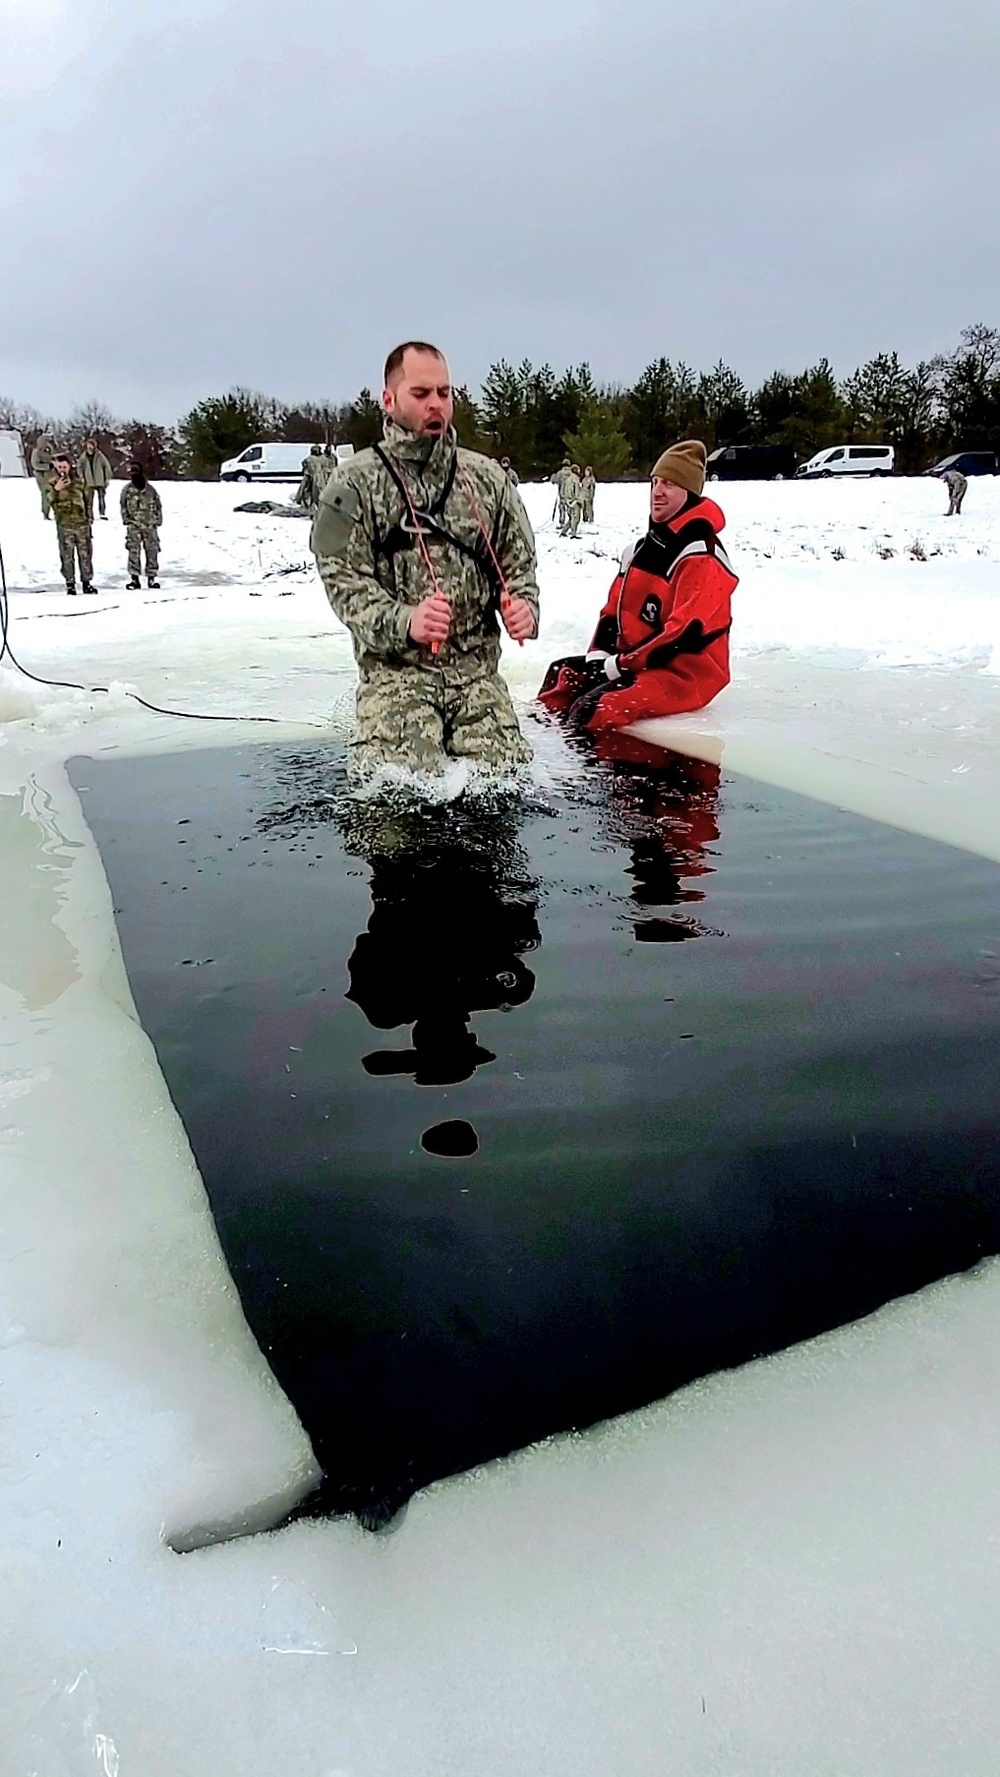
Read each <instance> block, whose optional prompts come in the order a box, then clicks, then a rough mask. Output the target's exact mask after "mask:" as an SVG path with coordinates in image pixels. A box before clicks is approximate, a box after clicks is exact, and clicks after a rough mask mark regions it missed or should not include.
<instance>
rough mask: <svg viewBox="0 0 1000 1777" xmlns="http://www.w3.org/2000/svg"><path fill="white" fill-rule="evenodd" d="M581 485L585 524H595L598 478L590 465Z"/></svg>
mask: <svg viewBox="0 0 1000 1777" xmlns="http://www.w3.org/2000/svg"><path fill="white" fill-rule="evenodd" d="M580 485H581V487H582V489H583V522H584V524H593V522H594V489H595V488H596V486H597V476H596V475H595V474H594V471H593V469H592V468H591V466H590V464H589V463H588V464H587V467H586V468H585V470H584V471H583V480H582V482H581V484H580Z"/></svg>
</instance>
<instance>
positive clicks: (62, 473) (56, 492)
mask: <svg viewBox="0 0 1000 1777" xmlns="http://www.w3.org/2000/svg"><path fill="white" fill-rule="evenodd" d="M48 495H49V503H50V506H51V509H52V516H53V518H54V519H55V521H56V538H57V540H58V543H59V566H60V567H61V569H62V577H63V579H64V580H65V582H66V591H67V593H68V594H69V596H70V597H71V598H75V597H76V563H77V562H79V564H80V580H81V583H82V586H83V590H84V592H96V591H97V587H96V586H95V585H94V583H93V575H94V552H93V538H92V536H91V530H90V514H89V513H88V511H87V498H86V495H85V493H84V491H83V488H82V486H81V484H80V481H79V478H78V477H77V475H76V474H75V473H74V470H73V465H72V463H71V462H70V459H69V454H68V452H66V451H57V452H56V455H55V456H54V458H53V460H52V480H51V482H50V483H49V487H48ZM45 516H46V518H48V516H49V515H48V513H46V514H45Z"/></svg>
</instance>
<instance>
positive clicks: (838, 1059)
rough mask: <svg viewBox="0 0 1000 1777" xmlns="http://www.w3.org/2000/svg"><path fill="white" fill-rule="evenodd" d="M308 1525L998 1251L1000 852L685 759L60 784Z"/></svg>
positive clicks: (107, 775) (102, 767)
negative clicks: (415, 803) (446, 775)
mask: <svg viewBox="0 0 1000 1777" xmlns="http://www.w3.org/2000/svg"><path fill="white" fill-rule="evenodd" d="M72 777H73V781H74V783H75V784H76V786H77V788H78V789H79V790H80V793H81V797H82V800H83V805H84V808H85V811H86V814H87V819H88V821H89V822H90V825H91V828H92V829H93V831H94V833H95V835H96V838H97V841H98V843H99V846H100V849H101V853H102V856H103V859H104V863H105V866H106V869H107V872H108V876H109V879H110V882H111V886H112V891H113V895H114V900H115V907H116V911H117V917H118V925H119V930H120V933H121V937H122V943H123V946H124V951H125V959H126V962H127V965H128V970H129V975H130V978H131V982H132V988H133V991H134V994H135V998H136V1002H137V1005H138V1007H139V1012H140V1015H141V1017H142V1020H143V1023H144V1025H145V1028H146V1029H147V1031H148V1032H149V1034H150V1036H151V1037H152V1039H153V1041H154V1043H155V1045H156V1048H157V1052H158V1055H159V1058H160V1062H161V1065H162V1067H163V1071H164V1074H165V1076H166V1079H167V1082H168V1084H169V1087H170V1090H171V1093H172V1095H173V1098H174V1101H175V1103H176V1105H177V1107H178V1109H179V1111H180V1114H181V1116H182V1118H183V1120H184V1123H185V1125H186V1128H187V1130H188V1134H189V1136H190V1139H191V1143H192V1146H193V1148H194V1151H195V1154H196V1156H197V1159H198V1162H199V1164H200V1167H201V1171H202V1175H203V1177H204V1180H205V1184H206V1187H207V1190H208V1193H209V1196H210V1199H211V1203H212V1209H213V1211H214V1214H215V1218H216V1222H217V1224H218V1228H219V1233H220V1236H221V1239H222V1244H223V1247H224V1249H225V1252H226V1256H227V1259H228V1262H229V1265H230V1268H231V1270H232V1274H233V1277H234V1279H235V1282H236V1285H237V1287H238V1289H239V1292H240V1296H241V1298H242V1301H243V1304H244V1308H245V1311H246V1314H247V1318H248V1320H249V1322H250V1324H251V1326H252V1328H253V1330H254V1332H255V1334H256V1336H257V1339H258V1340H259V1342H260V1344H261V1347H262V1348H263V1350H264V1351H265V1353H266V1354H267V1357H268V1359H269V1361H270V1363H271V1365H272V1367H273V1369H274V1371H275V1374H276V1375H277V1377H278V1379H279V1381H280V1382H281V1384H282V1385H283V1387H284V1388H285V1389H286V1390H287V1392H288V1394H289V1396H290V1397H291V1399H292V1401H293V1402H294V1403H295V1406H296V1407H297V1409H298V1411H299V1413H300V1415H301V1417H302V1419H303V1422H304V1423H305V1425H306V1428H307V1430H308V1432H309V1434H310V1436H311V1438H312V1440H313V1444H314V1447H315V1450H316V1453H317V1456H318V1458H319V1460H320V1462H321V1464H322V1466H323V1469H324V1472H325V1476H326V1480H325V1482H324V1486H323V1490H322V1495H321V1497H320V1499H319V1500H318V1501H316V1502H314V1503H315V1504H316V1506H317V1509H322V1510H329V1511H352V1512H355V1513H357V1514H358V1515H359V1517H361V1519H362V1521H363V1522H366V1523H369V1524H378V1523H380V1522H384V1521H385V1520H386V1519H387V1518H389V1517H391V1516H392V1514H393V1513H394V1512H395V1511H396V1510H397V1509H398V1507H399V1506H400V1505H401V1504H402V1503H403V1502H404V1501H405V1500H406V1499H407V1498H408V1497H409V1495H410V1494H411V1493H412V1492H413V1491H414V1490H415V1489H416V1488H418V1487H421V1486H423V1485H425V1484H426V1483H427V1482H429V1481H431V1480H434V1479H435V1478H437V1477H440V1476H443V1475H447V1474H451V1473H454V1472H456V1471H458V1470H461V1469H463V1468H467V1467H469V1466H470V1465H471V1464H474V1463H477V1462H479V1461H482V1460H484V1459H486V1458H489V1457H492V1456H496V1455H499V1454H501V1453H504V1452H507V1451H510V1450H512V1449H516V1448H518V1447H520V1446H522V1445H524V1444H527V1443H529V1442H531V1441H533V1440H535V1439H538V1438H541V1437H544V1436H545V1435H546V1434H547V1433H551V1432H556V1431H561V1430H565V1429H567V1428H569V1427H582V1426H586V1425H589V1424H592V1423H594V1422H595V1421H597V1420H599V1419H602V1418H605V1417H607V1416H609V1415H611V1414H614V1413H618V1412H621V1411H623V1410H624V1409H626V1408H630V1407H635V1406H638V1405H641V1404H643V1403H646V1402H648V1401H650V1400H652V1399H655V1398H657V1397H659V1396H662V1395H664V1394H666V1393H667V1392H669V1391H670V1390H671V1389H673V1388H676V1387H677V1386H678V1385H679V1384H681V1383H684V1382H686V1381H689V1380H690V1379H691V1378H693V1377H696V1376H698V1375H701V1374H704V1373H706V1372H708V1371H712V1370H715V1369H718V1368H720V1367H721V1366H726V1365H733V1364H738V1363H742V1362H744V1361H746V1360H747V1359H749V1358H752V1357H754V1356H757V1355H759V1354H761V1353H764V1352H770V1351H775V1350H778V1349H780V1348H781V1347H783V1346H786V1345H788V1344H790V1343H792V1342H793V1341H795V1340H799V1339H802V1338H805V1337H807V1336H809V1335H811V1334H814V1333H817V1332H820V1331H822V1330H825V1329H827V1328H830V1327H833V1326H836V1325H838V1324H840V1323H842V1322H844V1321H848V1320H851V1319H853V1318H855V1317H857V1316H859V1315H862V1314H865V1313H867V1312H868V1311H870V1310H871V1309H874V1308H876V1307H878V1306H879V1305H880V1304H881V1303H883V1302H885V1301H887V1300H888V1299H890V1298H891V1297H893V1296H896V1295H899V1294H901V1293H903V1292H906V1291H910V1290H913V1289H916V1288H918V1287H919V1286H921V1285H923V1284H926V1283H928V1282H930V1281H931V1280H932V1279H935V1278H938V1277H940V1276H942V1275H943V1274H945V1273H947V1272H950V1271H954V1270H958V1269H962V1268H964V1267H968V1266H970V1265H972V1264H974V1263H975V1262H976V1261H977V1260H978V1259H979V1258H980V1257H982V1256H983V1255H984V1254H988V1253H993V1252H996V1251H997V1250H998V1248H1000V1163H998V1159H997V1142H996V1137H997V1127H998V1122H1000V1111H998V1067H997V1062H998V1056H1000V1046H998V1042H1000V870H998V869H997V868H996V867H995V866H993V865H991V864H988V863H985V862H983V861H981V860H979V859H976V858H973V857H970V856H967V855H965V854H963V853H960V852H957V851H954V850H950V849H948V848H946V847H944V846H937V845H934V844H932V843H930V842H927V841H923V840H920V839H917V838H913V837H910V836H908V835H905V834H902V833H898V832H895V831H892V830H890V829H887V828H884V827H881V826H879V825H877V824H875V823H872V822H869V821H865V820H862V819H859V818H857V817H854V816H850V815H844V814H841V813H839V812H837V811H835V810H833V809H831V808H829V807H827V806H825V805H824V804H821V803H817V802H812V801H809V800H807V799H804V798H801V797H796V796H793V795H789V794H786V793H784V792H781V791H776V790H772V789H770V788H765V787H764V786H762V785H758V784H755V783H752V782H750V781H748V780H745V779H743V780H741V779H739V778H732V777H729V776H724V777H723V778H722V779H721V781H720V778H719V773H718V772H717V771H716V770H715V769H714V768H712V767H710V766H703V765H697V764H695V763H694V762H693V761H682V760H673V761H669V762H668V763H667V765H666V766H665V768H664V769H662V770H659V771H650V770H641V769H638V768H632V767H627V766H624V765H617V766H612V765H605V766H602V767H596V768H593V769H591V770H589V771H586V772H583V774H582V779H581V781H580V782H579V783H577V784H574V785H573V786H572V788H571V789H569V790H567V791H566V792H565V793H563V794H561V795H560V796H559V797H558V798H556V799H554V800H553V801H552V803H551V806H542V805H541V804H539V805H538V806H535V807H530V808H525V807H514V806H512V805H506V806H505V807H502V808H496V809H494V810H492V811H483V810H480V811H478V812H477V811H476V810H475V809H472V808H469V807H461V806H459V807H451V808H448V809H443V810H438V811H433V810H432V811H428V812H425V813H424V814H423V815H421V814H418V813H415V812H413V811H412V810H411V811H407V810H405V809H396V810H394V811H386V810H385V809H382V810H376V809H373V808H368V809H367V810H364V809H362V810H358V809H357V808H354V809H353V810H351V809H350V808H349V806H348V807H347V811H346V812H345V798H344V795H343V788H344V786H343V772H342V758H341V756H340V755H339V754H338V753H337V752H336V751H335V750H330V749H325V748H321V747H316V748H312V749H309V750H302V749H298V750H295V749H291V748H288V747H273V746H272V747H254V748H245V749H240V750H225V751H219V752H204V753H187V754H179V755H175V756H171V757H169V758H157V759H140V760H125V761H122V760H118V761H112V762H103V763H98V762H96V761H94V760H90V759H84V760H77V761H75V762H74V765H73V767H72Z"/></svg>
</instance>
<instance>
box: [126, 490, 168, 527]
mask: <svg viewBox="0 0 1000 1777" xmlns="http://www.w3.org/2000/svg"><path fill="white" fill-rule="evenodd" d="M122 523H123V524H134V525H135V527H136V529H137V530H140V531H155V529H156V527H157V525H161V524H162V523H163V507H162V506H161V505H160V496H159V494H158V493H157V491H156V489H155V487H150V485H149V482H148V481H147V483H146V485H145V487H133V486H132V483H131V482H130V481H128V482H126V484H125V486H124V487H123V488H122Z"/></svg>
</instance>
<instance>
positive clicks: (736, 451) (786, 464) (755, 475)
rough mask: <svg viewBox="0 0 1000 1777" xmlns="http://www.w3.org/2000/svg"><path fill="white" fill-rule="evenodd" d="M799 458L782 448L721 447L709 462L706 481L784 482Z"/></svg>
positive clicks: (787, 449) (792, 473) (783, 446)
mask: <svg viewBox="0 0 1000 1777" xmlns="http://www.w3.org/2000/svg"><path fill="white" fill-rule="evenodd" d="M797 463H798V457H797V456H796V455H795V452H794V451H793V450H791V449H789V447H788V446H787V445H785V444H723V445H720V446H719V449H718V450H713V452H712V454H711V456H710V457H709V459H708V470H707V474H708V479H709V481H784V480H785V478H786V476H791V475H794V474H795V468H796V464H797Z"/></svg>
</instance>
